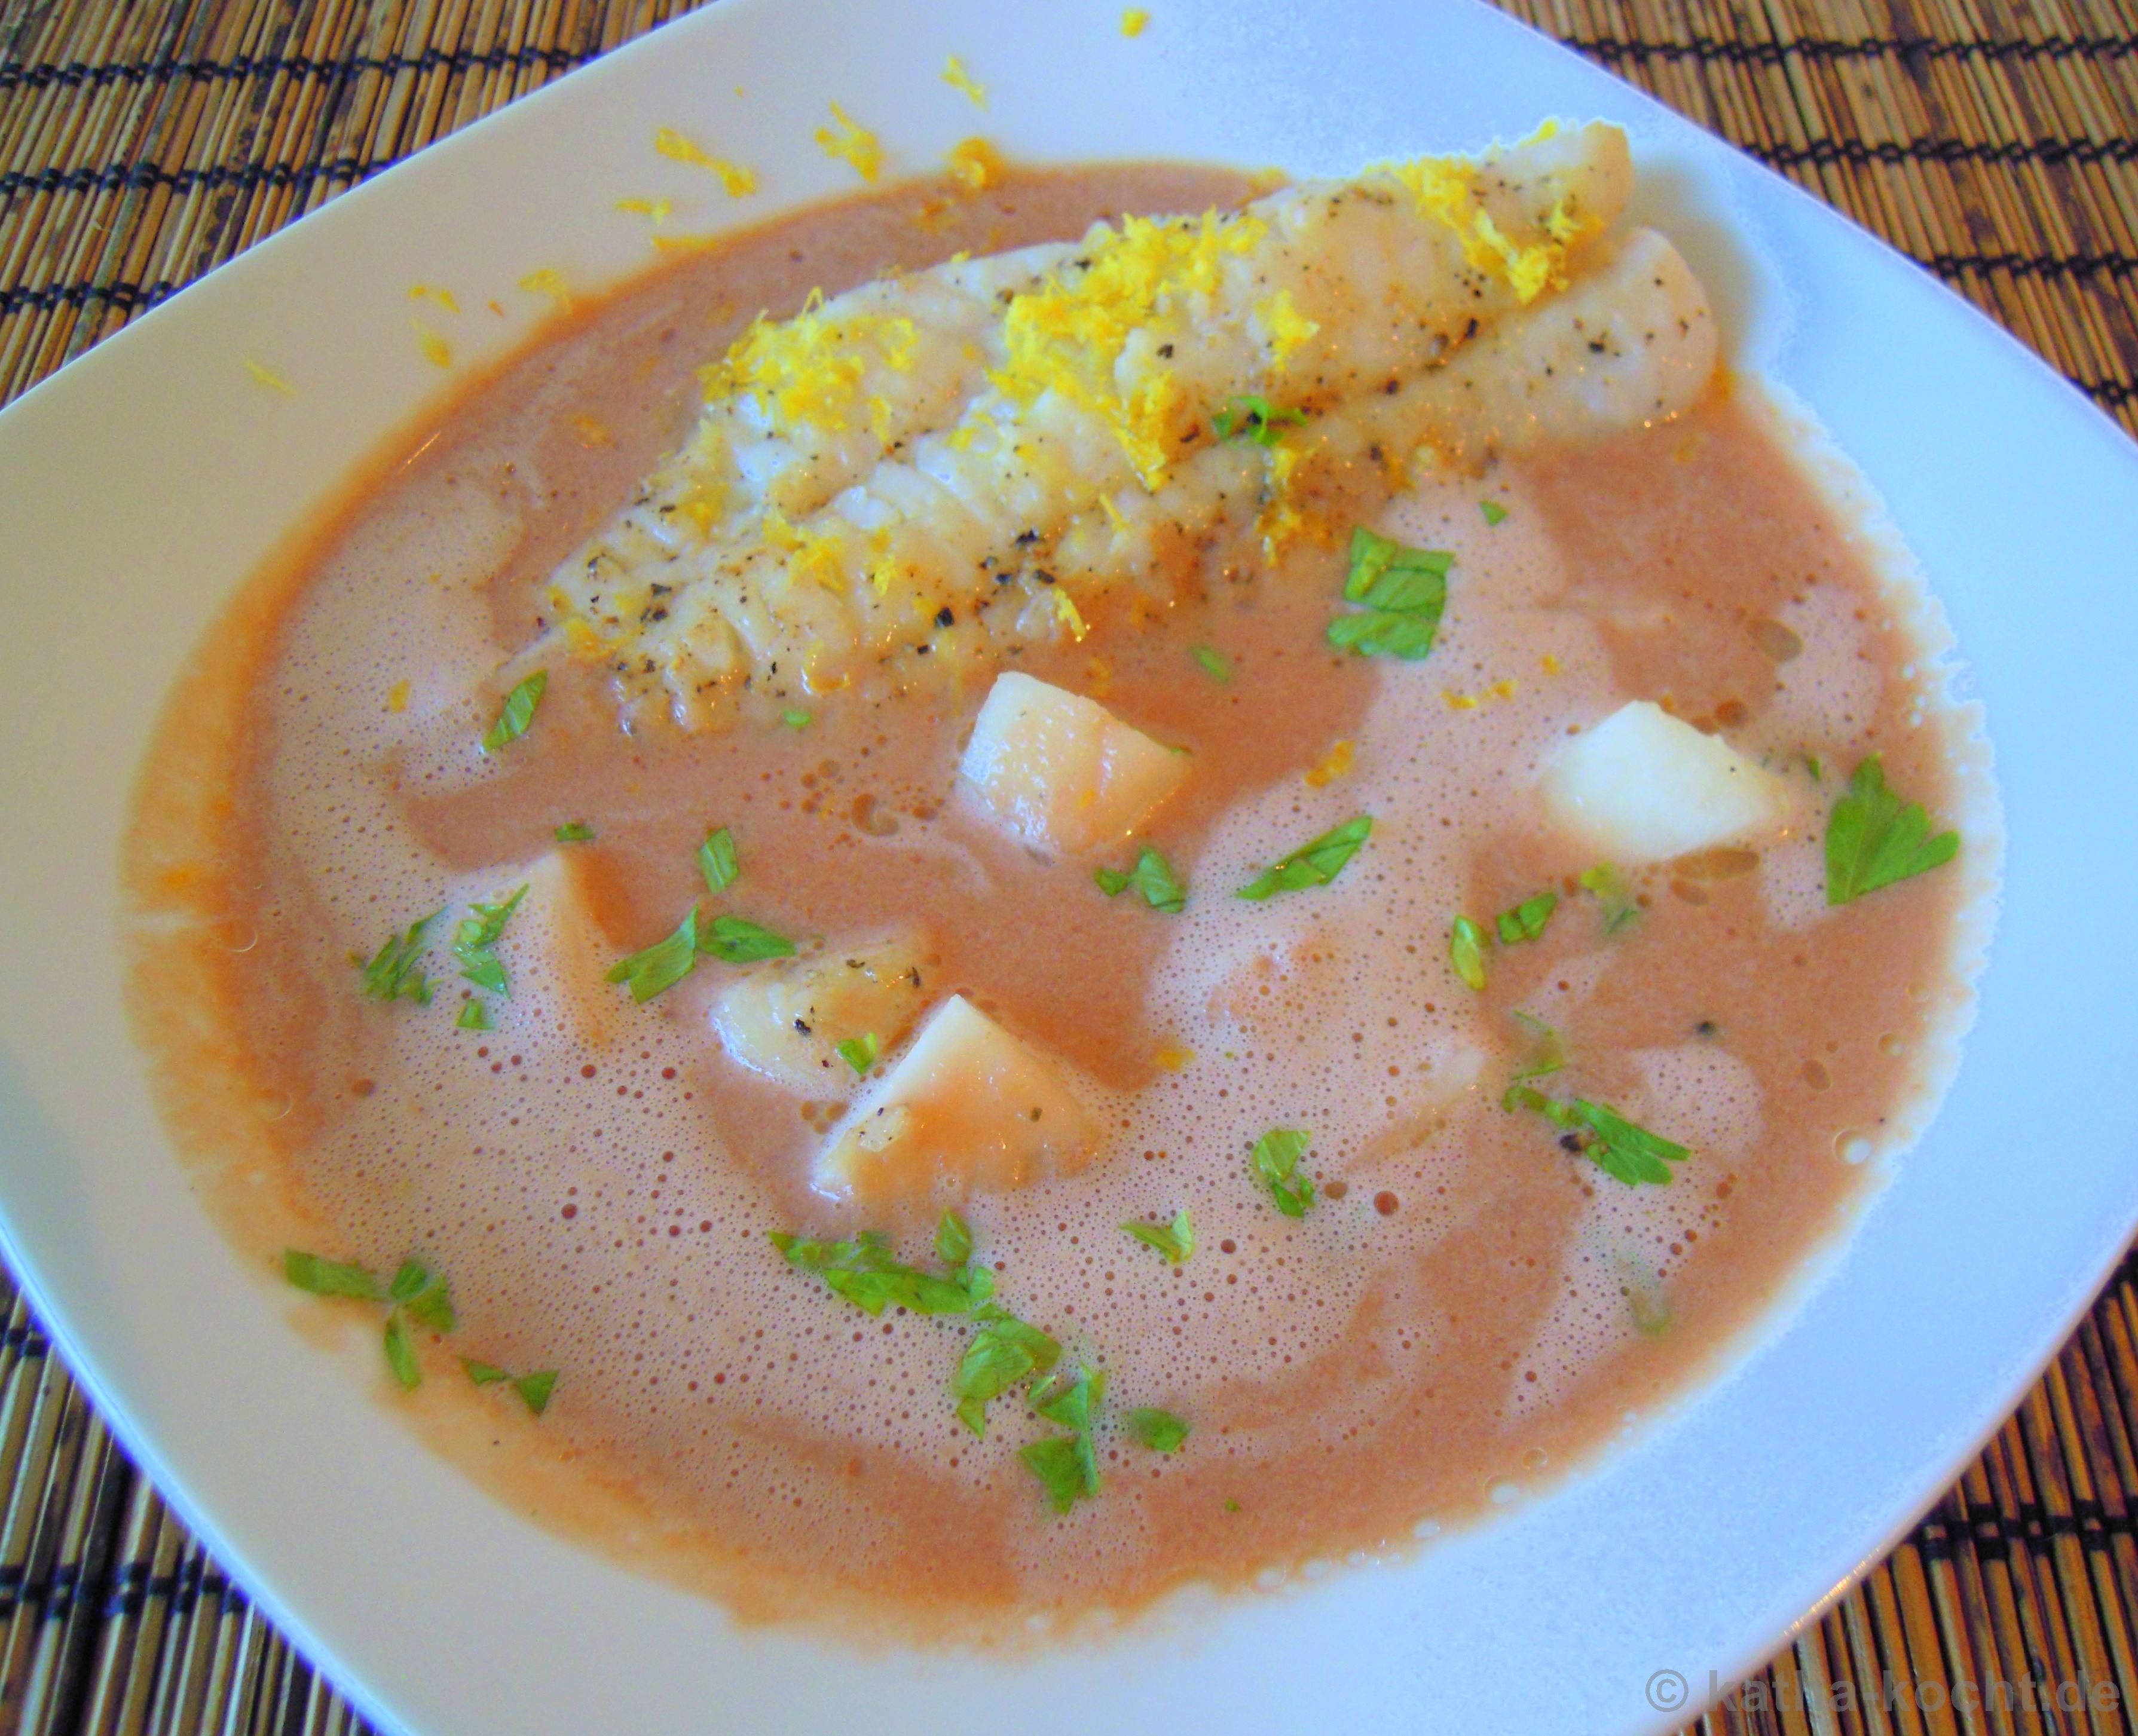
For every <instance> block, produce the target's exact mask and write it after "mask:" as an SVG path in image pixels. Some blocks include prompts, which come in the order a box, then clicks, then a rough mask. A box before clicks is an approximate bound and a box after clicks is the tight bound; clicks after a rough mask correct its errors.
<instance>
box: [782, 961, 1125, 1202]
mask: <svg viewBox="0 0 2138 1736" xmlns="http://www.w3.org/2000/svg"><path fill="white" fill-rule="evenodd" d="M1096 1144H1097V1128H1096V1124H1095V1123H1094V1122H1093V1120H1092V1118H1091V1114H1090V1112H1089V1111H1087V1110H1086V1109H1085V1108H1084V1106H1083V1105H1082V1104H1081V1103H1079V1102H1078V1101H1077V1100H1076V1097H1075V1096H1074V1095H1072V1094H1071V1091H1070V1090H1069V1089H1068V1087H1067V1085H1065V1084H1064V1083H1063V1082H1062V1079H1061V1076H1060V1075H1059V1074H1058V1073H1057V1070H1056V1069H1055V1068H1054V1067H1053V1066H1052V1065H1050V1063H1049V1062H1048V1061H1047V1059H1046V1058H1045V1057H1044V1056H1042V1055H1040V1054H1039V1052H1038V1051H1036V1050H1034V1049H1033V1048H1032V1046H1030V1045H1029V1044H1028V1043H1025V1042H1023V1041H1021V1040H1020V1039H1018V1038H1017V1037H1014V1036H1011V1035H1010V1033H1009V1032H1008V1031H1005V1030H1003V1027H1002V1026H999V1025H998V1024H997V1023H996V1022H994V1021H993V1019H991V1018H989V1017H988V1016H987V1015H986V1014H985V1013H984V1012H981V1011H980V1010H979V1008H978V1007H974V1005H973V1004H972V1003H971V1002H969V1001H967V1000H966V999H965V997H964V996H963V995H953V996H951V997H950V998H949V1000H947V1001H945V1002H944V1003H943V1004H942V1006H940V1007H938V1008H937V1009H936V1010H935V1012H934V1013H933V1014H932V1015H931V1016H930V1018H929V1020H928V1022H927V1023H926V1024H925V1025H924V1026H921V1028H920V1035H919V1036H916V1037H915V1039H914V1040H913V1046H912V1047H911V1048H910V1049H908V1050H907V1051H905V1054H904V1055H903V1056H901V1057H900V1059H899V1061H898V1065H896V1066H895V1067H893V1068H892V1069H891V1071H890V1073H889V1074H887V1075H886V1076H885V1077H884V1078H882V1079H881V1080H876V1082H875V1083H874V1084H873V1085H871V1086H870V1087H869V1088H868V1090H866V1091H865V1092H864V1093H863V1094H862V1096H861V1098H860V1099H859V1100H857V1102H856V1103H855V1105H854V1106H853V1107H852V1109H849V1110H848V1111H847V1116H846V1119H844V1120H843V1121H842V1122H841V1123H840V1124H839V1125H838V1126H837V1128H836V1129H833V1131H832V1136H831V1138H830V1139H829V1140H828V1141H827V1143H826V1144H825V1145H824V1148H823V1149H822V1151H821V1152H820V1153H818V1158H817V1162H816V1166H815V1168H814V1171H813V1174H812V1176H811V1178H810V1179H811V1181H812V1183H813V1185H814V1186H815V1187H816V1188H817V1190H818V1192H821V1193H826V1194H829V1195H830V1196H832V1197H833V1198H835V1199H845V1198H847V1197H853V1198H856V1199H858V1200H861V1201H862V1202H865V1203H872V1202H877V1201H881V1200H886V1199H894V1198H899V1197H911V1196H915V1195H930V1194H935V1195H941V1196H947V1197H963V1196H964V1195H965V1194H967V1193H969V1192H974V1191H979V1192H1002V1191H1003V1190H1006V1189H1008V1188H1012V1187H1023V1186H1024V1185H1025V1184H1026V1183H1030V1182H1034V1181H1037V1180H1040V1179H1042V1178H1043V1177H1046V1176H1048V1175H1054V1174H1066V1173H1070V1172H1071V1171H1074V1170H1077V1169H1081V1168H1083V1166H1084V1165H1085V1164H1086V1163H1088V1162H1090V1161H1091V1153H1092V1151H1093V1149H1094V1148H1095V1147H1096Z"/></svg>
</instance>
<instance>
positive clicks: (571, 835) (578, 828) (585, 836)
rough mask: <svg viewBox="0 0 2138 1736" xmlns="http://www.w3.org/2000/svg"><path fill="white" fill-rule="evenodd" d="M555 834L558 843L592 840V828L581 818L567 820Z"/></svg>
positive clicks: (586, 842)
mask: <svg viewBox="0 0 2138 1736" xmlns="http://www.w3.org/2000/svg"><path fill="white" fill-rule="evenodd" d="M555 836H556V839H557V841H558V842H559V844H588V843H591V842H593V836H594V829H593V827H591V826H589V825H588V824H587V822H585V821H583V820H567V821H566V822H564V824H563V825H562V826H560V827H558V828H557V831H556V835H555Z"/></svg>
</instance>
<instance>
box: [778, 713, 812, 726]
mask: <svg viewBox="0 0 2138 1736" xmlns="http://www.w3.org/2000/svg"><path fill="white" fill-rule="evenodd" d="M779 721H780V722H781V723H783V724H786V725H787V727H788V729H808V727H809V724H810V723H811V721H812V719H811V715H810V714H809V713H808V712H807V711H794V710H788V711H783V712H781V713H780V714H779Z"/></svg>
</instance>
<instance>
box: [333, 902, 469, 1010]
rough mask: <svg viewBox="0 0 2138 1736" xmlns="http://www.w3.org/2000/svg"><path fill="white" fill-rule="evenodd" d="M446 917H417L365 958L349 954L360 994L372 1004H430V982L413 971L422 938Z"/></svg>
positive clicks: (438, 912) (440, 912)
mask: <svg viewBox="0 0 2138 1736" xmlns="http://www.w3.org/2000/svg"><path fill="white" fill-rule="evenodd" d="M444 914H446V913H445V912H444V911H443V910H433V911H432V912H431V914H429V915H428V916H419V917H417V919H416V920H415V921H413V922H412V923H410V924H408V927H407V928H406V929H403V931H402V932H401V933H399V934H389V935H388V936H387V938H386V944H384V945H383V946H382V947H380V948H378V951H377V952H375V953H373V954H372V955H371V956H370V957H369V958H364V957H363V956H362V955H361V954H360V953H350V954H349V963H351V964H354V966H356V968H358V969H359V970H360V971H362V972H363V973H364V992H365V993H366V994H368V995H369V996H370V997H372V999H373V1000H374V1001H413V1002H416V1003H417V1005H418V1006H422V1007H427V1006H429V1005H430V1004H431V979H430V978H428V977H427V976H425V975H424V974H423V973H422V971H420V970H418V969H417V968H416V967H417V961H418V960H420V959H421V958H422V956H423V936H424V934H425V933H426V931H427V930H428V929H429V928H430V926H431V924H432V923H434V922H436V921H437V919H439V918H440V917H441V916H442V915H444Z"/></svg>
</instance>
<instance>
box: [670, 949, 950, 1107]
mask: <svg viewBox="0 0 2138 1736" xmlns="http://www.w3.org/2000/svg"><path fill="white" fill-rule="evenodd" d="M924 950H925V947H924V944H923V943H922V941H921V939H920V937H919V936H918V935H916V934H910V933H905V934H894V935H892V936H891V937H890V938H889V939H884V940H876V941H871V942H870V943H869V944H866V945H865V946H858V947H847V948H839V949H837V950H836V951H827V952H824V953H818V954H817V955H816V956H815V957H813V958H795V959H789V960H787V961H785V962H783V963H779V964H771V965H764V966H761V967H759V968H757V969H755V970H753V971H751V972H750V973H749V974H748V975H747V976H744V977H742V978H738V979H737V980H736V981H735V982H733V983H730V984H729V985H728V986H727V987H726V988H725V989H724V990H722V991H721V993H720V999H719V1000H717V1001H715V1002H714V1003H713V1014H712V1017H713V1030H714V1031H715V1034H716V1035H717V1036H719V1037H720V1043H721V1045H722V1046H723V1047H725V1049H726V1050H727V1051H728V1053H729V1054H730V1056H733V1057H734V1058H735V1061H738V1062H740V1064H741V1065H744V1066H745V1067H749V1068H750V1069H751V1070H754V1071H755V1072H759V1073H762V1074H764V1075H765V1077H767V1078H768V1079H771V1080H775V1081H777V1082H778V1083H779V1084H780V1085H785V1086H786V1087H787V1088H788V1090H790V1091H797V1092H799V1093H801V1094H802V1095H803V1096H806V1097H810V1098H813V1099H820V1100H822V1099H832V1100H836V1099H838V1098H842V1097H846V1096H848V1095H852V1091H853V1090H854V1088H855V1087H856V1086H857V1085H859V1084H860V1082H861V1079H860V1075H857V1073H856V1072H855V1070H854V1069H853V1068H852V1066H851V1065H848V1063H847V1060H846V1057H845V1056H842V1055H841V1054H840V1053H839V1045H840V1044H841V1043H842V1042H847V1041H854V1040H857V1039H861V1038H866V1037H871V1036H872V1037H874V1038H875V1039H876V1044H877V1046H878V1047H879V1048H881V1049H885V1050H888V1049H889V1048H891V1046H892V1045H893V1044H895V1043H896V1042H897V1041H898V1040H899V1039H900V1038H901V1037H902V1036H905V1033H906V1031H907V1030H908V1028H909V1027H910V1026H911V1025H912V1023H913V1021H914V1019H915V1017H917V1016H918V1015H919V1013H920V1007H921V1003H922V1000H923V996H924V988H923V972H922V969H921V954H922V953H923V951H924Z"/></svg>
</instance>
